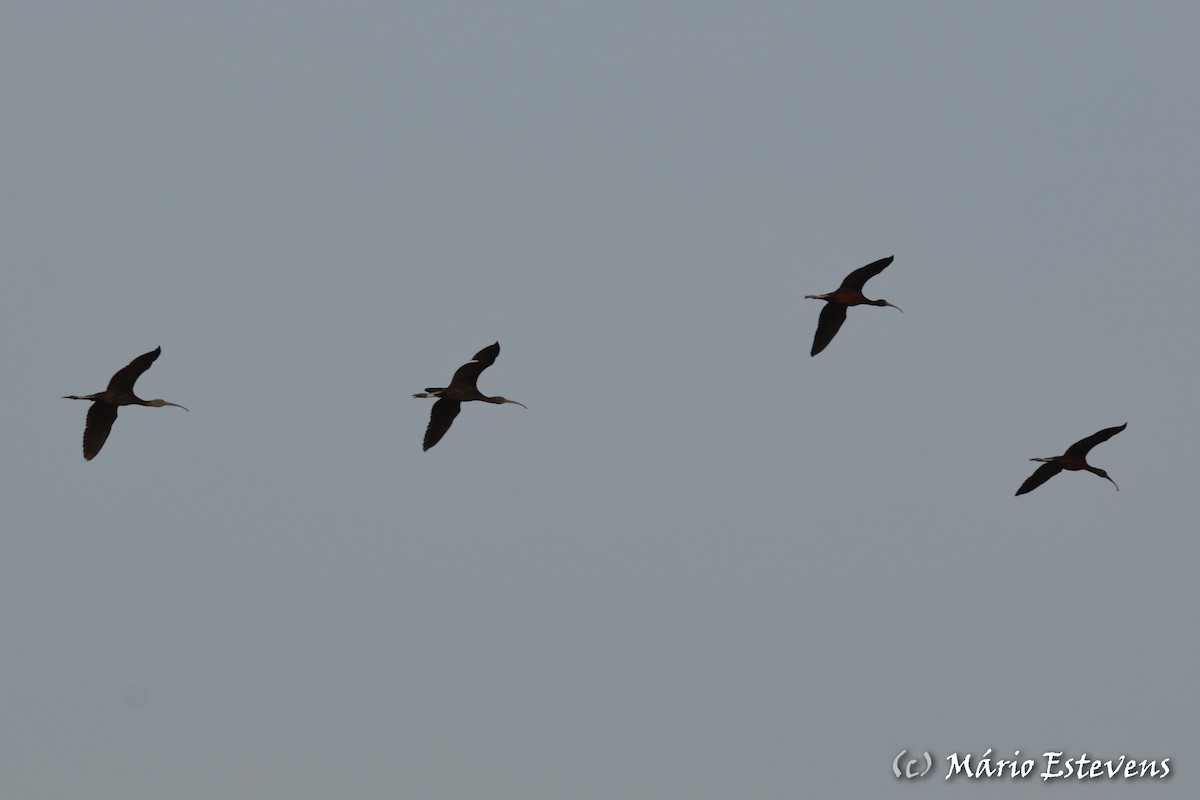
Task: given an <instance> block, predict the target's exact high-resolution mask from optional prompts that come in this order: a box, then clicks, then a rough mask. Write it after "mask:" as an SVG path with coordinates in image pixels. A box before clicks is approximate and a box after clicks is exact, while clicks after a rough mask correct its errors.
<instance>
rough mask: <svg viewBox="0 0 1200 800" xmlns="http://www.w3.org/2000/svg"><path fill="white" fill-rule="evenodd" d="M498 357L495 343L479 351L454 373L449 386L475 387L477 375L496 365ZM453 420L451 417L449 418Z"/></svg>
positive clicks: (498, 345)
mask: <svg viewBox="0 0 1200 800" xmlns="http://www.w3.org/2000/svg"><path fill="white" fill-rule="evenodd" d="M498 355H500V343H499V342H495V343H494V344H490V345H488V346H487V347H485V348H483V349H482V350H480V351H479V352H478V353H476V354H475V357H474V358H473V359H472V360H471V361H470V363H467V364H463V365H462V366H461V367H459V368H458V370H457V371H456V372H455V373H454V377H453V378H451V379H450V385H451V386H458V385H464V386H475V382H476V381H477V380H479V373H481V372H483V371H484V370H485V369H487V368H488V367H490V366H491V365H492V364H494V363H496V356H498ZM451 419H453V417H451Z"/></svg>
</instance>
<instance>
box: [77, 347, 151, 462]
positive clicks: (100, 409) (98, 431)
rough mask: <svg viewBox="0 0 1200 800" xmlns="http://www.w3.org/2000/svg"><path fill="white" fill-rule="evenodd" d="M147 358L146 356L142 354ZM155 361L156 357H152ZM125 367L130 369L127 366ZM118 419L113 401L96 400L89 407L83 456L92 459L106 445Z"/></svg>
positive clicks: (84, 429) (88, 459)
mask: <svg viewBox="0 0 1200 800" xmlns="http://www.w3.org/2000/svg"><path fill="white" fill-rule="evenodd" d="M142 358H145V356H142ZM150 360H151V361H153V360H154V359H150ZM125 369H129V367H126V368H125ZM116 421H117V407H116V406H114V405H113V404H112V403H101V402H100V401H98V400H97V401H95V402H93V403H92V407H91V408H89V409H88V413H87V424H86V425H85V426H84V428H83V458H84V460H85V461H91V460H92V459H93V458H95V457H96V454H97V453H99V452H100V448H101V447H104V442H105V440H107V439H108V434H109V431H111V430H112V426H113V423H114V422H116Z"/></svg>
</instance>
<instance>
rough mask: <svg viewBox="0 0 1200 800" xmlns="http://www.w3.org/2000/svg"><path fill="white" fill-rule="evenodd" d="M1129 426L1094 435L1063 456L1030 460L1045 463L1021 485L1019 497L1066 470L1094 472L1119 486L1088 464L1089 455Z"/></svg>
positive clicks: (1101, 471) (1072, 446)
mask: <svg viewBox="0 0 1200 800" xmlns="http://www.w3.org/2000/svg"><path fill="white" fill-rule="evenodd" d="M1128 424H1129V423H1128V422H1126V423H1125V424H1124V425H1118V426H1117V427H1115V428H1105V429H1104V430H1102V431H1097V432H1096V433H1093V434H1092V435H1091V436H1089V437H1087V438H1086V439H1080V440H1079V441H1078V442H1076V443H1075V444H1073V445H1071V446H1070V447H1068V448H1067V452H1065V453H1063V454H1062V455H1061V456H1050V457H1049V458H1031V459H1029V460H1030V461H1041V462H1043V463H1042V465H1041V466H1040V467H1038V468H1037V469H1036V470H1034V471H1033V474H1032V475H1030V476H1029V478H1027V479H1026V481H1025V482H1024V483H1022V484H1021V488H1020V489H1017V495H1022V494H1025V493H1026V492H1032V491H1033V490H1034V489H1036V488H1037V487H1039V486H1041V485H1042V484H1043V483H1045V482H1046V481H1048V480H1050V479H1051V478H1053V477H1054V476H1055V475H1057V474H1058V473H1060V472H1062V471H1063V470H1064V469H1069V470H1081V469H1086V470H1087V471H1088V472H1094V473H1096V474H1097V475H1099V476H1100V477H1101V478H1104V479H1105V480H1107V481H1108V482H1109V483H1111V484H1112V485H1113V486H1117V482H1116V481H1114V480H1113V479H1112V478H1110V477H1108V473H1107V472H1105V471H1104V470H1102V469H1100V468H1099V467H1093V466H1092V465H1091V464H1089V463H1087V454H1088V451H1089V450H1091V449H1092V448H1093V447H1095V446H1096V445H1098V444H1100V443H1101V442H1107V441H1108V440H1109V439H1111V438H1112V437H1114V436H1116V435H1117V434H1118V433H1120V432H1121V431H1123V430H1125V425H1128ZM1120 490H1121V487H1120V486H1117V491H1120Z"/></svg>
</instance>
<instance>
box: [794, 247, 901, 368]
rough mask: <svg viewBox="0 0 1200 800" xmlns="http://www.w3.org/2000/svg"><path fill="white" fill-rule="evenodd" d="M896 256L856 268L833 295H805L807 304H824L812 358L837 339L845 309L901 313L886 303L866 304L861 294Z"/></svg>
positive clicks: (878, 301) (844, 316)
mask: <svg viewBox="0 0 1200 800" xmlns="http://www.w3.org/2000/svg"><path fill="white" fill-rule="evenodd" d="M893 258H895V256H888V257H887V258H881V259H879V260H878V261H875V262H873V263H870V264H867V265H866V266H865V267H859V268H858V269H856V270H854V272H851V273H850V274H849V275H847V276H846V279H845V280H844V281H842V285H841V286H839V287H838V288H837V290H836V291H833V292H829V293H827V294H806V295H804V297H805V299H806V300H824V301H825V308H823V309H821V318H820V319H819V320H818V321H817V333H816V335H815V336H814V337H813V346H812V355H814V356H815V355H816V354H817V353H819V352H821V351H822V350H824V349H825V348H826V347H828V346H829V343H830V342H832V341H833V337H834V336H837V332H838V329H840V328H841V327H842V323H843V322H845V321H846V309H847V308H849V307H850V306H862V305H867V306H891V307H892V308H894V309H896V310H897V311H899V312H900V313H904V310H903V309H902V308H900V306H898V305H894V304H892V303H889V302H888V301H887V300H868V299H867V298H866V297H865V296H864V295H863V293H862V288H863V285H864V284H865V283H866V282H867V281H869V280H871V278H874V277H875V276H876V275H878V274H879V273H881V272H883V271H884V270H885V269H886V268H887V265H888V264H891V263H892V259H893Z"/></svg>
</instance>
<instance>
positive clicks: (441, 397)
mask: <svg viewBox="0 0 1200 800" xmlns="http://www.w3.org/2000/svg"><path fill="white" fill-rule="evenodd" d="M498 355H500V343H499V342H495V343H494V344H490V345H488V346H487V347H485V348H483V349H482V350H480V351H479V352H478V353H476V354H475V357H474V358H472V359H471V361H470V362H469V363H467V364H463V365H462V366H461V367H459V368H458V370H457V371H456V372H455V373H454V377H453V378H451V379H450V385H449V386H447V387H445V388H437V387H426V389H425V391H423V392H419V393H417V394H414V395H413V397H436V398H438V401H437V402H436V403H434V404H433V411H432V413H430V415H429V427H427V428H426V429H425V443H424V445H423V447H422V448H421V449H422V450H428V449H429V448H431V447H433V446H434V445H435V444H437V443H438V442H440V441H441V440H442V437H443V436H445V435H446V431H448V430H450V425H451V423H453V422H454V418H455V417H457V416H458V412H459V411H461V410H462V404H463V403H465V402H467V401H468V400H482V401H483V402H485V403H496V404H501V403H516V405H519V406H520V407H521V408H524V409H526V410H528V406H526V405H525V404H524V403H518V402H517V401H516V400H509V399H507V398H504V397H500V396H496V397H488V396H487V395H486V394H484V393H483V392H481V391H479V389H478V388H477V387H476V386H475V382H476V381H478V380H479V373H481V372H483V371H484V370H485V369H487V368H488V367H490V366H491V365H492V364H494V363H495V362H496V356H498Z"/></svg>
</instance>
